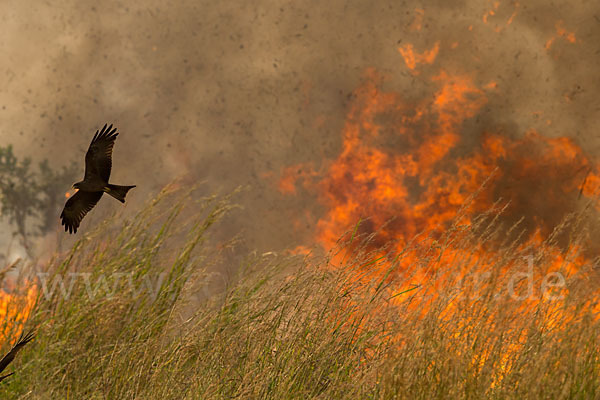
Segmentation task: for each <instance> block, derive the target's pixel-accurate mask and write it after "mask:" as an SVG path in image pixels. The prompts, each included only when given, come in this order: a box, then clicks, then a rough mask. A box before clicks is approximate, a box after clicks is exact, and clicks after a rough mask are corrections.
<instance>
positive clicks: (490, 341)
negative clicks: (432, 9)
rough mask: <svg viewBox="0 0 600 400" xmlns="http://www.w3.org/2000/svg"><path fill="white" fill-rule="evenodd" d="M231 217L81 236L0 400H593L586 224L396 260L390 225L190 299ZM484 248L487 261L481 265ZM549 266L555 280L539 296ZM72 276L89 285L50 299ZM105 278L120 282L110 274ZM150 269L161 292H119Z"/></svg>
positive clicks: (159, 203) (52, 273)
mask: <svg viewBox="0 0 600 400" xmlns="http://www.w3.org/2000/svg"><path fill="white" fill-rule="evenodd" d="M230 207H231V206H230V204H229V202H228V200H227V199H216V198H211V199H205V200H203V201H201V202H196V203H194V202H192V201H191V200H189V196H186V195H185V194H183V195H182V194H181V193H180V192H178V191H173V192H169V191H166V192H164V193H162V194H161V195H160V196H159V197H158V198H157V199H155V200H153V201H152V202H151V203H150V204H149V206H148V207H147V208H145V209H144V210H143V211H141V212H140V214H139V215H138V216H137V217H136V218H135V219H133V220H131V221H128V222H125V223H122V222H120V220H117V219H113V220H108V221H107V222H106V223H105V224H103V225H102V226H101V227H100V228H99V229H98V230H97V231H95V232H92V233H90V234H88V235H86V236H83V237H82V238H81V239H80V240H79V241H78V242H77V243H76V244H75V245H74V247H73V249H72V250H71V252H69V253H68V254H66V255H65V256H63V257H59V258H57V259H56V260H55V261H54V262H52V263H51V265H50V266H49V267H48V270H47V271H46V272H47V273H48V275H46V276H45V277H46V281H45V282H46V286H44V284H43V282H40V286H39V287H40V290H39V297H38V300H37V307H36V309H35V310H34V312H33V314H32V316H31V318H30V321H29V323H30V324H32V325H37V326H38V334H37V337H36V340H35V341H34V342H32V343H31V344H30V347H29V348H27V349H26V350H25V351H23V352H22V354H20V356H21V357H20V358H19V359H18V360H16V361H15V363H14V365H13V368H14V369H15V370H16V371H17V374H15V375H14V376H13V377H11V380H10V381H9V382H8V383H7V384H6V385H3V386H1V387H0V395H1V396H2V398H10V399H55V398H108V399H134V398H135V399H140V398H141V399H153V398H160V399H182V398H185V399H196V398H198V399H205V398H210V399H218V398H222V399H230V398H327V399H329V398H347V399H356V398H407V399H415V398H482V397H492V398H535V399H538V398H556V399H560V398H595V397H598V396H599V395H600V389H599V388H600V378H599V377H600V363H599V357H600V326H599V322H598V318H597V316H598V315H597V305H596V302H597V289H596V288H597V287H598V285H597V283H598V279H597V278H598V277H597V276H596V275H594V274H595V273H597V271H595V270H594V265H595V264H593V263H590V264H589V265H588V264H585V265H580V264H578V268H577V269H576V270H573V269H571V268H570V267H569V265H570V263H571V262H573V260H576V259H578V257H580V252H581V246H582V245H581V243H585V241H586V240H585V234H584V233H585V230H584V229H581V226H582V224H581V221H582V218H581V217H576V216H574V217H572V218H570V219H569V220H567V221H566V222H565V223H564V224H563V225H562V226H561V227H560V229H559V230H560V231H561V232H563V233H564V234H565V235H566V236H568V237H569V238H570V241H569V242H568V245H566V246H565V247H564V248H563V250H560V251H558V250H557V249H558V247H557V245H556V243H554V242H553V240H554V239H553V237H550V238H548V239H547V240H545V241H542V242H540V243H537V245H536V246H527V247H523V246H522V245H521V244H519V242H518V241H515V240H509V241H505V242H504V243H502V241H501V240H499V239H500V238H501V237H502V236H503V235H506V230H505V229H502V228H501V227H500V226H499V225H498V224H497V220H496V217H497V214H498V212H500V211H501V210H494V211H491V212H489V213H487V214H482V215H481V216H479V217H477V218H474V219H473V220H472V221H471V222H470V223H469V224H459V223H455V224H454V225H452V226H451V227H450V228H449V229H448V230H447V231H446V232H444V234H443V235H442V236H440V237H438V238H437V239H436V240H431V238H430V237H427V236H417V237H416V238H415V239H414V240H412V241H409V242H408V243H407V244H406V245H404V247H403V248H402V250H400V251H398V250H397V249H398V245H397V243H392V242H390V243H388V244H387V245H385V246H384V247H378V248H373V243H379V239H378V235H379V234H381V232H385V229H384V228H385V227H382V229H381V230H379V231H378V232H374V233H371V234H360V229H353V230H351V232H349V233H348V234H347V235H346V236H345V240H342V241H340V242H339V243H338V244H337V247H336V249H337V250H335V251H333V252H331V253H329V254H328V255H327V256H325V257H317V256H315V257H314V258H300V257H298V256H296V257H291V258H286V257H276V256H273V255H272V254H271V255H264V256H260V257H250V258H248V260H247V262H246V264H245V266H244V267H243V268H242V272H241V273H240V275H239V277H238V278H237V279H235V282H232V283H231V285H230V286H229V287H227V288H226V289H225V290H224V292H223V293H222V294H220V295H217V296H214V297H212V298H210V299H209V300H207V301H205V302H202V303H199V304H196V303H190V301H189V299H190V298H191V297H190V295H191V294H193V288H194V287H198V286H197V284H199V283H202V282H203V279H204V278H205V276H204V275H202V273H201V270H202V268H203V267H204V266H206V265H208V263H209V259H210V257H209V256H210V255H209V254H208V253H207V252H206V251H204V250H203V246H202V243H203V242H204V241H205V240H206V238H207V235H208V234H209V228H210V226H211V225H212V224H213V223H214V222H216V221H217V220H218V219H219V217H220V216H221V215H223V213H225V212H226V211H227V210H228V209H229V208H230ZM492 244H493V245H494V246H496V249H495V251H494V252H493V254H494V257H493V258H491V257H490V258H482V257H474V255H475V254H476V253H477V249H478V248H480V247H482V246H490V245H492ZM486 254H488V255H490V254H492V253H491V252H487V253H486ZM408 259H410V260H416V261H411V263H410V265H407V264H406V263H405V262H404V261H403V260H408ZM524 259H525V260H531V262H524V261H523V260H524ZM529 267H531V276H530V275H528V273H529ZM482 271H483V272H486V274H485V275H482ZM549 271H554V272H557V273H559V272H560V273H561V274H563V277H564V285H562V286H561V285H559V284H558V283H559V282H557V281H556V280H552V282H551V283H553V284H551V285H547V286H546V288H545V289H544V288H542V283H543V280H544V277H545V276H547V274H548V272H549ZM68 273H76V274H79V275H75V276H78V277H80V279H84V278H85V279H88V281H89V282H92V283H93V285H92V287H96V288H100V289H98V290H96V291H94V295H93V296H91V295H90V293H91V292H90V288H89V287H86V285H82V284H75V285H73V287H72V289H71V291H70V295H69V296H68V298H66V297H65V296H64V295H62V294H61V290H60V288H59V287H58V289H57V290H55V291H52V290H50V289H48V288H50V287H52V286H51V284H50V282H53V280H52V279H54V281H56V278H57V277H58V276H66V275H67V274H68ZM116 273H118V274H121V275H118V276H122V280H121V281H120V282H122V284H115V283H114V281H111V280H110V279H108V277H111V276H115V274H116ZM160 274H165V275H163V276H164V279H163V280H162V284H160V285H156V284H155V285H154V286H153V287H155V288H158V289H157V290H156V291H155V292H152V291H150V290H149V291H143V290H132V286H130V285H129V284H128V282H130V281H128V278H127V277H132V279H133V282H135V283H138V286H135V285H134V286H135V287H137V288H139V283H140V282H150V283H152V282H154V283H156V282H158V281H157V280H156V277H157V276H160ZM519 274H521V275H519ZM523 274H524V275H523ZM514 276H517V278H518V279H514V280H513V281H512V283H511V277H514ZM86 277H87V278H86ZM102 277H106V278H107V282H108V283H109V285H108V286H104V287H103V286H97V284H98V282H100V279H101V278H102ZM51 278H52V279H51ZM146 278H148V279H146ZM85 279H84V280H85ZM195 284H196V285H195ZM511 285H512V286H511ZM150 286H152V285H150ZM530 286H531V287H533V292H532V293H529V291H528V290H529V287H530ZM44 287H46V293H49V294H50V295H44V293H45V292H44ZM67 287H68V285H67ZM111 287H112V288H113V289H110V288H111ZM102 288H104V289H102ZM511 288H512V289H511ZM111 290H112V295H111V296H109V295H107V293H108V292H110V291H111ZM511 290H512V292H511ZM52 294H53V295H52ZM190 310H192V311H190ZM182 315H190V317H187V316H186V317H182Z"/></svg>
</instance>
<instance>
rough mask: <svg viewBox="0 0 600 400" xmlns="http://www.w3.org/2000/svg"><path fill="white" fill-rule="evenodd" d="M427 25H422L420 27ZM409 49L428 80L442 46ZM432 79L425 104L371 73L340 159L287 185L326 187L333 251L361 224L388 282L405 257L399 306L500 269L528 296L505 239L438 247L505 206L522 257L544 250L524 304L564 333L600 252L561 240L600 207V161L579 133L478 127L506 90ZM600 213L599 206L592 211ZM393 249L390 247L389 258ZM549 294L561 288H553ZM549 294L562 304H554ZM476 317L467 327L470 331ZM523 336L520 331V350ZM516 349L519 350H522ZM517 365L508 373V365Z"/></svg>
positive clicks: (356, 101) (290, 190)
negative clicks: (571, 300)
mask: <svg viewBox="0 0 600 400" xmlns="http://www.w3.org/2000/svg"><path fill="white" fill-rule="evenodd" d="M496 7H497V6H496ZM515 12H516V11H515ZM494 14H495V13H494V11H493V10H492V11H490V12H489V13H488V14H486V15H485V16H484V22H485V23H487V22H488V18H489V17H491V16H493V15H494ZM513 18H514V14H513V15H512V16H511V17H510V19H509V20H508V21H505V23H506V24H510V23H511V22H512V19H513ZM419 25H420V22H419V21H417V22H415V29H418V26H419ZM556 28H557V34H556V37H554V38H552V39H551V40H550V41H549V42H548V43H547V45H546V48H550V46H551V45H552V42H553V41H554V40H555V39H556V38H558V37H562V38H565V39H566V40H567V41H569V42H573V41H574V40H575V37H574V35H573V34H570V33H569V32H567V31H566V30H565V29H564V28H563V26H562V24H561V23H558V24H557V26H556ZM398 50H399V52H400V53H401V55H402V57H403V58H404V62H405V66H406V67H407V68H408V69H409V71H410V72H411V74H412V75H413V76H417V75H418V76H419V77H423V74H420V72H419V69H418V68H419V66H420V65H425V64H426V65H428V66H429V65H431V64H433V63H434V60H435V58H436V55H437V53H438V51H439V42H436V44H435V45H434V46H433V47H432V48H430V49H425V50H420V51H416V50H415V48H414V46H413V45H411V44H404V45H403V46H401V47H400V48H399V49H398ZM428 68H431V67H428ZM422 79H427V78H424V77H423V78H422ZM429 80H430V82H431V83H432V84H433V86H434V87H435V90H434V91H433V92H432V93H431V94H427V95H425V96H423V100H420V101H418V102H416V103H415V102H414V101H412V102H411V101H408V100H407V99H405V98H404V97H403V96H402V95H401V94H400V93H397V92H393V91H385V90H382V87H383V85H382V83H383V82H384V81H385V77H383V76H381V75H380V74H379V73H378V72H377V71H375V70H374V69H368V70H367V71H366V73H365V76H364V80H363V83H362V85H361V86H360V87H358V88H357V89H356V90H355V91H354V93H353V101H352V103H351V105H350V107H349V109H348V112H347V115H346V120H345V125H344V128H343V132H342V145H341V150H340V153H339V155H338V156H337V158H335V159H334V160H331V161H328V162H326V163H324V165H323V166H321V168H313V167H312V166H311V165H309V164H301V165H295V166H290V167H287V168H285V169H284V170H283V171H282V175H281V179H280V182H279V190H280V191H281V193H283V194H286V195H293V194H295V193H296V187H297V185H299V184H302V185H304V186H305V187H307V188H309V189H312V190H316V192H317V193H318V195H317V199H318V201H319V202H320V203H321V204H322V205H324V206H325V212H324V214H323V215H321V216H319V219H318V223H317V227H316V236H315V240H316V242H317V243H318V244H320V245H321V246H322V247H323V248H325V249H332V248H335V247H336V246H337V245H338V243H339V240H340V237H341V236H342V235H343V234H344V232H352V230H353V227H354V232H352V233H351V235H352V236H354V235H355V234H361V233H362V234H365V235H368V234H370V233H373V232H376V231H377V234H376V235H374V236H373V237H372V238H371V240H370V242H369V244H368V248H367V250H368V251H371V252H372V253H371V254H374V255H373V256H372V259H373V260H374V261H373V262H372V263H369V264H371V265H370V268H371V270H372V271H375V272H374V273H375V274H380V275H381V276H382V277H383V276H384V275H385V274H387V273H388V271H390V269H391V268H390V265H391V264H392V263H395V262H397V264H398V265H399V267H398V268H396V269H395V271H396V272H397V273H401V274H404V276H405V277H408V279H407V280H406V281H405V285H404V286H402V287H399V288H397V289H396V290H397V291H396V293H397V295H396V296H394V298H395V300H396V301H397V302H398V304H399V305H401V304H402V302H403V301H408V300H410V299H411V296H413V295H414V294H415V292H416V290H413V289H416V288H419V290H420V291H421V294H423V293H427V295H428V296H429V297H428V298H429V299H430V300H431V301H434V300H435V293H440V292H442V291H444V290H441V291H440V290H439V289H440V286H443V285H446V284H448V285H453V284H456V282H457V281H460V280H461V279H464V278H465V277H466V276H467V274H469V273H470V274H473V272H475V273H478V274H480V275H482V274H485V273H492V272H493V273H495V274H498V275H499V276H500V278H499V279H500V280H502V279H503V280H504V282H508V285H509V286H510V285H513V286H515V285H516V286H518V285H520V284H521V286H520V289H519V290H521V292H520V293H522V289H523V286H522V283H523V279H521V280H517V279H513V277H515V276H520V277H521V278H524V277H526V276H527V277H529V275H527V274H526V273H523V272H516V273H515V271H516V269H515V268H518V266H516V265H515V263H514V262H512V263H507V264H502V266H501V267H498V265H500V264H501V263H499V262H498V259H499V258H502V257H505V256H506V255H505V254H504V255H501V254H500V253H499V252H497V251H496V249H495V247H494V245H495V243H493V242H491V241H482V243H473V242H471V245H470V247H469V246H465V243H461V244H457V243H459V242H460V240H461V239H460V232H459V233H458V234H454V236H451V237H452V240H449V241H448V240H447V243H446V244H444V245H442V244H439V245H438V244H437V241H438V240H440V239H441V238H443V237H446V238H448V235H447V232H448V231H449V230H457V231H460V229H458V228H456V227H457V226H462V227H467V228H464V231H465V232H467V231H469V229H471V228H473V229H478V228H477V226H478V225H477V223H476V219H477V216H478V215H481V214H484V213H486V212H487V211H488V210H492V209H496V210H498V208H499V207H500V208H501V209H502V210H501V211H502V212H499V214H498V222H497V223H498V224H500V225H504V226H506V227H507V229H506V231H505V232H506V236H507V237H508V239H507V241H508V242H510V240H513V241H514V243H516V245H515V246H516V247H515V248H514V250H515V252H522V254H523V255H525V254H526V253H527V249H534V250H535V252H536V254H543V255H544V256H543V257H541V256H539V257H538V256H536V257H537V258H536V260H535V263H536V266H535V270H534V268H533V267H532V266H530V267H531V271H530V274H531V276H532V277H533V276H534V275H535V278H536V282H540V281H541V282H542V285H541V287H540V286H538V287H536V290H537V293H538V294H539V295H535V296H533V295H532V296H529V298H523V297H521V295H520V294H518V295H515V296H516V297H517V298H518V299H519V300H524V301H521V302H519V303H518V305H516V306H514V307H513V309H515V310H517V311H518V312H520V313H522V316H525V315H527V317H525V318H534V317H533V316H534V315H539V313H537V312H538V311H539V310H540V307H542V308H543V309H544V315H546V316H551V317H548V318H547V319H545V320H544V322H543V323H544V324H546V326H549V327H550V326H551V327H556V326H559V327H560V326H561V324H564V323H565V321H567V320H568V319H569V318H572V315H575V314H570V313H569V312H567V311H566V310H565V307H566V306H565V303H564V302H563V301H562V300H561V299H563V298H564V296H565V295H566V294H568V293H569V290H570V289H571V288H570V287H565V285H564V282H558V280H560V279H562V278H564V277H567V278H568V277H571V276H573V275H574V274H576V273H578V272H579V271H582V270H584V269H586V268H587V269H589V266H590V265H591V263H592V262H591V258H592V256H595V255H596V254H595V253H597V251H598V248H597V247H595V244H594V243H582V242H577V241H575V242H573V241H572V240H571V238H570V237H565V236H568V235H563V236H561V235H560V234H557V233H556V227H557V226H559V225H560V224H561V222H562V221H564V220H565V219H567V218H568V217H569V215H570V213H573V212H577V211H581V210H582V209H583V208H584V207H586V206H589V205H590V204H592V205H594V204H596V203H595V200H594V199H595V196H596V195H597V194H598V189H599V188H600V175H599V172H600V168H599V167H600V166H599V164H598V163H597V162H596V161H595V160H593V159H592V158H590V157H589V156H588V155H587V154H586V153H585V152H584V151H583V150H582V149H581V148H580V147H579V146H578V145H577V144H576V143H575V142H574V141H573V140H572V139H570V138H567V137H558V138H550V137H546V136H544V135H543V133H542V132H538V131H535V130H533V129H530V130H528V131H526V132H523V133H522V134H518V133H517V132H510V131H502V130H489V131H475V132H473V129H472V128H469V127H468V121H469V120H472V119H473V118H475V117H477V116H478V115H479V114H480V113H481V112H482V110H483V109H484V108H485V106H486V104H488V98H489V96H491V95H494V94H495V93H496V92H497V91H498V90H499V89H498V84H497V83H496V82H493V81H492V82H484V83H480V84H476V83H475V82H474V80H473V79H472V78H471V77H470V76H468V75H455V74H450V73H448V72H446V71H444V70H443V69H440V70H438V72H437V73H436V74H434V75H433V76H432V77H430V78H429ZM484 183H485V185H484ZM482 185H483V186H482ZM498 202H499V203H498ZM499 204H501V205H502V206H499ZM597 209H598V206H597V205H596V206H595V207H591V211H589V212H591V213H593V212H596V210H597ZM510 227H513V229H512V230H511V229H508V228H510ZM515 227H516V228H515ZM461 229H462V228H461ZM419 235H421V236H420V238H421V239H420V240H421V243H425V244H426V245H427V246H429V248H431V249H439V250H434V251H432V252H431V253H429V254H428V255H426V256H425V257H424V256H423V253H422V252H421V253H419V252H418V251H414V252H411V251H407V250H406V248H407V246H409V245H410V243H411V240H412V239H413V238H415V237H417V236H419ZM444 235H446V236H444ZM482 235H483V236H484V235H485V234H484V233H482ZM554 236H556V237H554ZM457 238H458V239H457ZM549 238H551V239H549ZM484 242H485V243H484ZM455 243H456V244H455ZM390 245H391V246H393V248H392V249H390V248H389V246H390ZM383 246H388V248H387V249H386V250H385V251H383V250H381V251H379V250H378V249H379V248H382V247H383ZM436 246H437V247H436ZM300 249H301V250H303V249H305V248H303V247H302V248H300ZM340 254H341V253H340ZM390 254H398V255H399V256H398V258H399V259H400V261H397V260H396V259H394V260H392V259H391V258H390V257H389V255H390ZM423 257H424V258H423ZM424 259H426V261H425V262H424V261H423V260H424ZM336 262H337V264H338V265H340V266H344V258H339V257H338V258H337V259H336V258H335V257H334V259H333V263H334V264H335V263H336ZM532 263H533V261H532ZM457 265H458V270H454V271H452V273H453V274H454V275H452V273H451V274H449V275H452V277H451V278H449V277H445V278H442V279H440V278H439V277H440V272H444V269H445V268H449V267H450V266H457ZM421 267H423V268H421ZM498 268H499V270H498ZM457 274H458V275H457ZM518 274H521V275H518ZM433 276H435V277H436V279H435V281H433V278H432V277H433ZM457 276H458V278H457ZM548 277H551V278H548ZM558 278H560V279H558ZM515 282H518V283H517V284H515ZM531 282H533V280H532V281H531ZM559 283H561V284H560V285H559ZM474 285H475V286H476V284H474ZM471 286H473V285H471ZM548 287H551V288H552V289H557V288H558V289H557V290H554V291H552V290H550V291H547V289H548ZM446 292H447V290H446ZM550 293H554V294H556V293H560V294H561V295H560V296H558V297H556V296H551V295H549V294H550ZM593 297H594V296H591V295H590V296H589V298H590V299H593ZM549 298H550V299H553V301H547V300H548V299H549ZM431 301H430V302H429V303H431ZM429 303H427V302H425V303H424V302H415V303H414V304H413V305H414V307H412V308H411V307H409V308H411V309H412V310H418V311H419V312H424V313H425V312H427V304H429ZM584 304H585V306H586V307H587V308H588V310H589V311H590V312H592V313H595V314H596V315H598V312H600V306H599V305H598V304H596V303H595V302H594V301H592V300H589V301H586V302H584ZM471 306H473V303H471ZM456 307H458V305H456V304H450V305H448V306H447V307H446V309H445V310H444V312H443V316H444V317H447V318H449V317H451V316H452V315H454V312H455V311H456ZM536 310H537V311H536ZM469 322H470V321H465V320H462V321H458V322H456V323H455V324H456V326H460V327H461V329H462V327H464V326H466V325H468V324H469ZM486 323H487V322H486ZM522 334H523V331H515V333H514V335H515V337H514V342H515V343H519V341H520V340H521V336H522ZM512 349H513V350H517V349H518V345H517V344H515V345H514V347H513V348H512ZM479 357H483V358H485V355H481V354H480V355H479ZM507 357H508V355H507ZM505 361H506V364H507V365H505V367H506V368H508V359H507V360H505ZM503 368H504V367H503Z"/></svg>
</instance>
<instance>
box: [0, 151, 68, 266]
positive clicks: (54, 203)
mask: <svg viewBox="0 0 600 400" xmlns="http://www.w3.org/2000/svg"><path fill="white" fill-rule="evenodd" d="M75 171H76V167H75V163H71V164H70V165H69V166H68V167H63V168H62V169H60V170H58V171H57V170H53V169H52V168H51V167H50V165H49V163H48V160H44V161H42V162H41V163H39V165H38V171H33V168H32V167H31V159H30V158H27V157H26V158H24V159H22V160H21V161H19V160H18V159H17V157H16V156H15V155H14V153H13V148H12V145H8V146H7V147H1V146H0V202H1V205H2V216H3V217H5V218H8V220H9V222H10V223H11V224H13V225H14V226H15V228H16V232H13V234H14V235H18V236H19V237H20V239H21V243H22V244H23V247H24V248H25V250H26V251H27V253H28V254H29V256H32V251H31V246H30V236H38V235H43V234H45V233H46V232H48V231H50V230H52V229H53V228H54V226H55V224H56V223H57V221H58V218H57V215H58V214H57V212H58V211H60V207H61V206H62V204H61V203H62V201H63V200H64V193H65V188H68V187H70V183H71V182H73V179H74V177H75ZM32 218H38V219H40V220H41V223H39V224H37V225H36V226H35V227H34V228H29V226H30V223H28V222H29V220H30V219H32Z"/></svg>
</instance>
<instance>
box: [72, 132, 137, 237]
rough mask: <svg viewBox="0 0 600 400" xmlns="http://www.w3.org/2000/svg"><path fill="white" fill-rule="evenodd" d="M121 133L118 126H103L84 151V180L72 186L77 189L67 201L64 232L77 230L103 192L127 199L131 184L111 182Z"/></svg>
mask: <svg viewBox="0 0 600 400" xmlns="http://www.w3.org/2000/svg"><path fill="white" fill-rule="evenodd" d="M118 135H119V133H118V132H117V129H116V128H114V129H113V127H112V125H110V126H108V127H107V126H106V125H104V127H103V128H102V130H101V131H96V134H95V135H94V138H93V139H92V142H91V143H90V147H89V149H88V151H87V153H86V154H85V175H84V177H83V180H82V181H80V182H77V183H75V184H74V185H73V187H74V188H75V189H78V190H77V193H75V194H74V195H73V196H71V197H70V198H69V200H67V203H66V204H65V208H64V209H63V211H62V213H61V214H60V218H61V219H62V225H64V226H65V232H66V231H68V232H69V233H75V232H77V228H78V227H79V224H80V223H81V220H82V219H83V217H85V215H86V214H87V213H88V212H89V211H90V210H91V209H92V208H94V206H95V205H96V203H98V201H99V200H100V198H101V197H102V194H103V193H108V194H109V195H111V196H112V197H114V198H115V199H117V200H119V201H120V202H121V203H124V202H125V196H126V195H127V192H128V191H129V190H130V189H132V188H134V187H135V185H132V186H121V185H113V184H111V183H109V182H108V179H109V178H110V172H111V168H112V148H113V146H114V144H115V139H116V138H117V136H118Z"/></svg>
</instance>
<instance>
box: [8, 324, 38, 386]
mask: <svg viewBox="0 0 600 400" xmlns="http://www.w3.org/2000/svg"><path fill="white" fill-rule="evenodd" d="M34 337H35V335H34V333H33V331H29V332H28V333H27V334H26V335H21V337H20V338H19V340H18V341H17V343H16V344H15V345H14V346H13V348H12V349H10V351H9V352H8V353H7V354H6V355H5V356H4V357H2V360H0V372H2V371H4V370H5V369H6V367H8V364H10V363H11V362H12V361H13V360H14V359H15V356H16V355H17V353H18V352H19V351H20V350H21V349H22V348H23V346H25V345H26V344H27V343H29V342H31V341H32V340H33V338H34ZM12 374H13V373H10V374H8V375H4V376H1V377H0V381H2V380H3V379H5V378H7V377H9V376H11V375H12Z"/></svg>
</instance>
